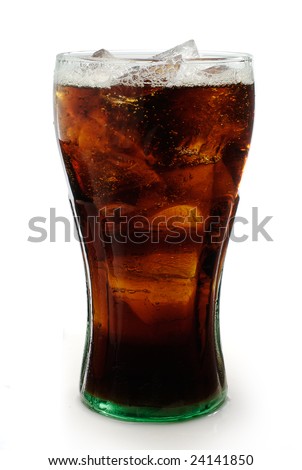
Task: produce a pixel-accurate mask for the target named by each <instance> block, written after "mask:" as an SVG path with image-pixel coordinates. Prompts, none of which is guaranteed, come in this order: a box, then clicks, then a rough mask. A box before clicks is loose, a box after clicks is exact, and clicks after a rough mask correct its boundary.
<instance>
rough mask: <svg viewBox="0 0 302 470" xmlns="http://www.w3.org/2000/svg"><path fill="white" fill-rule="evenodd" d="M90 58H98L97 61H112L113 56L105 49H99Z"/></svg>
mask: <svg viewBox="0 0 302 470" xmlns="http://www.w3.org/2000/svg"><path fill="white" fill-rule="evenodd" d="M92 57H98V58H99V59H113V57H114V56H113V55H112V54H111V52H109V51H107V50H106V49H99V50H98V51H95V52H94V53H93V54H92Z"/></svg>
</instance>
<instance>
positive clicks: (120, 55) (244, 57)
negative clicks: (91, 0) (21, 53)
mask: <svg viewBox="0 0 302 470" xmlns="http://www.w3.org/2000/svg"><path fill="white" fill-rule="evenodd" d="M95 52H96V51H74V52H61V53H59V54H57V56H56V60H57V62H66V61H67V62H82V63H100V62H104V63H109V62H110V63H123V62H128V63H131V62H140V63H144V62H146V63H151V62H152V63H154V62H155V63H156V62H166V61H167V60H169V58H166V57H164V58H158V57H155V58H154V56H155V55H157V54H161V52H160V51H159V52H158V51H140V50H111V51H108V52H110V53H112V54H113V57H93V54H94V53H95ZM198 52H199V55H200V57H194V58H184V59H182V60H183V61H184V62H186V63H195V64H201V63H209V64H212V65H213V64H217V63H219V64H228V63H232V62H235V63H242V62H249V63H251V62H252V61H253V56H252V54H249V53H246V52H227V51H225V52H224V51H202V50H201V51H198Z"/></svg>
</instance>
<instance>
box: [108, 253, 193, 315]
mask: <svg viewBox="0 0 302 470" xmlns="http://www.w3.org/2000/svg"><path fill="white" fill-rule="evenodd" d="M197 264H198V255H197V252H196V251H194V250H191V251H190V250H186V251H185V252H183V253H180V252H177V250H174V251H172V250H171V251H168V252H166V253H159V252H153V253H151V254H148V255H142V256H140V257H139V258H136V257H133V256H132V257H120V258H119V257H117V256H116V257H115V258H114V260H113V265H112V268H111V270H110V271H109V276H108V282H109V287H110V289H111V293H112V295H113V298H114V299H115V302H116V303H119V302H123V303H126V304H127V305H128V306H129V307H130V308H131V310H132V311H133V313H134V314H135V315H136V316H137V317H138V318H139V319H140V320H141V321H143V322H144V323H146V324H155V323H166V322H174V321H176V320H183V319H185V318H187V317H188V316H190V315H191V312H192V309H193V305H194V299H195V291H196V284H197V280H196V270H197Z"/></svg>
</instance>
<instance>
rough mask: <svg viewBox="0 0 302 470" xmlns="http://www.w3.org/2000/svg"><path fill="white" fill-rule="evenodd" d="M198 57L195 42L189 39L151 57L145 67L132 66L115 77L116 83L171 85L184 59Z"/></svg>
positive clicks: (155, 85) (141, 85) (175, 79)
mask: <svg viewBox="0 0 302 470" xmlns="http://www.w3.org/2000/svg"><path fill="white" fill-rule="evenodd" d="M197 57H199V54H198V50H197V47H196V44H195V42H194V41H193V40H192V39H191V40H190V41H186V42H184V43H182V44H180V45H178V46H176V47H173V48H172V49H169V50H167V51H164V52H161V53H159V54H156V55H154V56H153V57H151V58H150V59H151V64H150V65H149V66H146V67H142V66H136V67H132V68H131V69H130V70H129V71H128V72H127V73H125V74H124V75H122V76H121V77H119V78H118V79H117V83H121V84H123V85H130V86H133V85H134V86H140V87H143V86H145V85H151V86H153V87H161V86H173V85H174V84H175V82H176V81H177V73H178V71H179V69H180V67H181V64H182V62H183V61H184V60H185V59H194V58H197Z"/></svg>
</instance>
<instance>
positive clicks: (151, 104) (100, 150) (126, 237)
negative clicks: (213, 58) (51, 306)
mask: <svg viewBox="0 0 302 470" xmlns="http://www.w3.org/2000/svg"><path fill="white" fill-rule="evenodd" d="M108 60H109V59H108ZM214 72H215V73H216V71H214ZM214 72H213V74H214ZM210 75H211V70H210V71H209V70H208V71H207V75H206V76H210ZM120 82H121V83H118V81H117V83H115V82H114V83H113V84H111V85H110V86H85V84H84V85H82V86H81V84H80V85H77V84H74V83H72V84H69V83H66V84H65V83H56V85H55V96H56V98H55V110H56V111H55V113H56V127H57V134H58V140H59V145H60V149H61V154H62V157H63V161H64V166H65V169H66V173H67V176H68V181H69V185H70V189H71V193H70V194H71V204H72V209H73V212H74V216H75V220H76V223H77V227H78V231H79V234H80V238H81V240H82V251H83V256H84V261H85V265H86V270H87V286H88V299H89V315H88V329H87V340H86V347H85V353H84V359H83V367H82V377H81V394H82V397H83V400H84V401H85V402H86V404H88V405H89V406H90V407H91V408H93V409H95V410H96V411H99V412H102V413H104V414H109V415H113V416H117V417H119V418H124V419H136V420H177V419H183V418H186V417H191V416H194V415H197V414H203V413H207V412H209V411H211V410H214V409H216V408H217V406H219V405H220V404H221V403H222V402H223V400H224V399H225V396H226V388H227V387H226V378H225V368H224V363H223V356H222V352H221V345H220V335H219V291H220V281H221V275H222V269H223V263H224V257H225V253H226V248H227V244H228V239H229V234H230V230H231V226H232V221H233V218H234V215H235V212H236V207H237V203H238V186H239V183H240V179H241V176H242V172H243V168H244V164H245V161H246V157H247V154H248V149H249V145H250V140H251V133H252V125H253V111H254V85H253V82H252V80H250V81H247V80H242V81H237V82H235V83H232V82H230V81H226V83H223V82H222V83H219V84H211V80H209V84H207V83H204V82H202V84H198V83H197V85H194V84H193V85H192V84H191V83H190V84H189V85H186V83H185V82H184V84H180V85H172V86H170V85H169V84H167V83H164V82H163V83H162V84H157V83H155V84H154V83H149V82H148V81H147V80H146V83H145V84H144V86H137V85H136V84H132V85H131V84H130V85H129V84H128V83H127V84H124V83H123V80H120ZM234 294H235V292H234Z"/></svg>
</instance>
